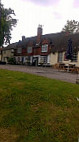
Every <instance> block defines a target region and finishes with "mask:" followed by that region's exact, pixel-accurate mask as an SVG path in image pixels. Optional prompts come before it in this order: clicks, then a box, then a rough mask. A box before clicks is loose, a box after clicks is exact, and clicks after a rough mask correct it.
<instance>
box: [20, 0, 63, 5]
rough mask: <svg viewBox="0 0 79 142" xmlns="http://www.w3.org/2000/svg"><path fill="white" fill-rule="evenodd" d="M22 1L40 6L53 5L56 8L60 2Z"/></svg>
mask: <svg viewBox="0 0 79 142" xmlns="http://www.w3.org/2000/svg"><path fill="white" fill-rule="evenodd" d="M22 1H28V2H32V3H34V4H36V5H40V6H51V5H52V6H55V5H58V3H59V1H60V0H22Z"/></svg>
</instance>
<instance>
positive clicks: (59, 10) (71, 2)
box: [2, 0, 79, 43]
mask: <svg viewBox="0 0 79 142" xmlns="http://www.w3.org/2000/svg"><path fill="white" fill-rule="evenodd" d="M2 4H3V5H4V7H5V8H11V9H13V10H14V11H15V14H16V17H15V18H16V19H18V22H17V26H16V27H15V28H13V31H12V39H11V43H13V42H17V41H19V40H21V39H22V36H25V37H31V36H36V35H37V27H38V25H39V24H40V25H42V27H43V34H49V33H57V32H61V30H62V28H63V27H64V25H65V24H66V22H67V20H73V19H74V20H76V21H78V20H79V0H2Z"/></svg>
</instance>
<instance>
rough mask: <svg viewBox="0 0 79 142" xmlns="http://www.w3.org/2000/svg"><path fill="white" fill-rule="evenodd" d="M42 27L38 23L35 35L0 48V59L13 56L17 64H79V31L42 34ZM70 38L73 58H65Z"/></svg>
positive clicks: (5, 59) (6, 60)
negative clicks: (0, 49)
mask: <svg viewBox="0 0 79 142" xmlns="http://www.w3.org/2000/svg"><path fill="white" fill-rule="evenodd" d="M42 32H43V29H42V26H41V25H39V26H38V28H37V36H34V37H29V38H25V37H24V36H23V37H22V40H21V41H19V42H16V43H13V44H10V45H8V46H7V47H5V48H2V51H1V59H0V60H2V61H5V62H6V63H8V59H9V58H11V57H14V58H15V59H16V63H17V64H26V65H34V66H39V65H47V66H53V65H55V64H57V63H65V64H69V63H70V64H74V65H76V66H79V33H75V34H68V35H67V34H66V33H63V32H61V33H54V34H46V35H42ZM70 38H71V39H72V47H73V59H72V60H67V59H66V56H65V55H66V54H65V53H66V51H67V47H68V40H69V39H70Z"/></svg>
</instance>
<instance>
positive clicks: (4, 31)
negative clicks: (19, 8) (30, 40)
mask: <svg viewBox="0 0 79 142" xmlns="http://www.w3.org/2000/svg"><path fill="white" fill-rule="evenodd" d="M13 16H15V13H14V10H12V9H11V8H9V9H6V8H4V7H3V5H2V4H1V5H0V46H1V45H3V44H4V43H5V44H6V43H9V44H10V40H11V31H12V29H13V27H15V26H16V24H17V20H16V19H14V18H13Z"/></svg>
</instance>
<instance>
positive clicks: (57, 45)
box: [2, 32, 79, 52]
mask: <svg viewBox="0 0 79 142" xmlns="http://www.w3.org/2000/svg"><path fill="white" fill-rule="evenodd" d="M69 38H71V39H72V47H73V48H75V47H77V50H79V48H78V46H79V33H75V34H69V35H66V33H64V32H61V33H51V34H45V35H42V36H41V40H40V44H42V41H43V39H48V40H49V41H50V43H51V45H53V46H52V52H56V51H65V50H66V48H67V46H68V39H69ZM36 40H37V36H34V37H28V38H25V40H23V41H19V42H16V43H13V44H10V45H8V46H7V47H6V48H3V49H2V50H7V49H12V48H14V49H16V48H18V47H19V46H20V47H21V48H26V46H27V45H28V44H29V42H30V41H33V46H34V47H36Z"/></svg>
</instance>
